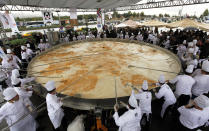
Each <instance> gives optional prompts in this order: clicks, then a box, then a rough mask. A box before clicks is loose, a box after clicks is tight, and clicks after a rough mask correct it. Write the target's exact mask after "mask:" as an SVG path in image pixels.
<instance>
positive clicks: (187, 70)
mask: <svg viewBox="0 0 209 131" xmlns="http://www.w3.org/2000/svg"><path fill="white" fill-rule="evenodd" d="M193 70H194V65H188V66H187V68H186V70H185V71H186V72H187V73H190V74H191V73H193Z"/></svg>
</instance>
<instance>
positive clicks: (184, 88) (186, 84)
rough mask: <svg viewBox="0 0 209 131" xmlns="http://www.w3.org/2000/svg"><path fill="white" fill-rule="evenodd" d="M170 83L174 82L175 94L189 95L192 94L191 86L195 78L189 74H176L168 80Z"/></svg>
mask: <svg viewBox="0 0 209 131" xmlns="http://www.w3.org/2000/svg"><path fill="white" fill-rule="evenodd" d="M169 82H170V83H172V84H176V91H175V94H176V96H177V97H179V96H180V95H182V94H184V95H190V96H191V94H192V86H193V85H194V83H195V80H194V79H193V78H192V77H191V76H189V75H178V76H177V77H176V78H174V79H173V80H170V81H169Z"/></svg>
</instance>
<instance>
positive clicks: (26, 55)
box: [21, 51, 29, 60]
mask: <svg viewBox="0 0 209 131" xmlns="http://www.w3.org/2000/svg"><path fill="white" fill-rule="evenodd" d="M28 56H29V55H28V54H27V52H23V51H22V52H21V57H22V60H28Z"/></svg>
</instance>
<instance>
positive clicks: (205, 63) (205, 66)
mask: <svg viewBox="0 0 209 131" xmlns="http://www.w3.org/2000/svg"><path fill="white" fill-rule="evenodd" d="M202 70H203V71H205V72H209V61H208V60H206V61H203V63H202Z"/></svg>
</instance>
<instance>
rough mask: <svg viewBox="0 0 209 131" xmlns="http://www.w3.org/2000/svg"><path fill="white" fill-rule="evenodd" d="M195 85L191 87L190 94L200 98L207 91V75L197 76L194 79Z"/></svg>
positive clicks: (208, 89) (208, 81)
mask: <svg viewBox="0 0 209 131" xmlns="http://www.w3.org/2000/svg"><path fill="white" fill-rule="evenodd" d="M194 79H195V84H194V85H193V87H192V94H193V95H195V96H200V95H202V94H204V93H208V91H209V86H208V85H209V75H203V74H201V75H198V76H195V77H194Z"/></svg>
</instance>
